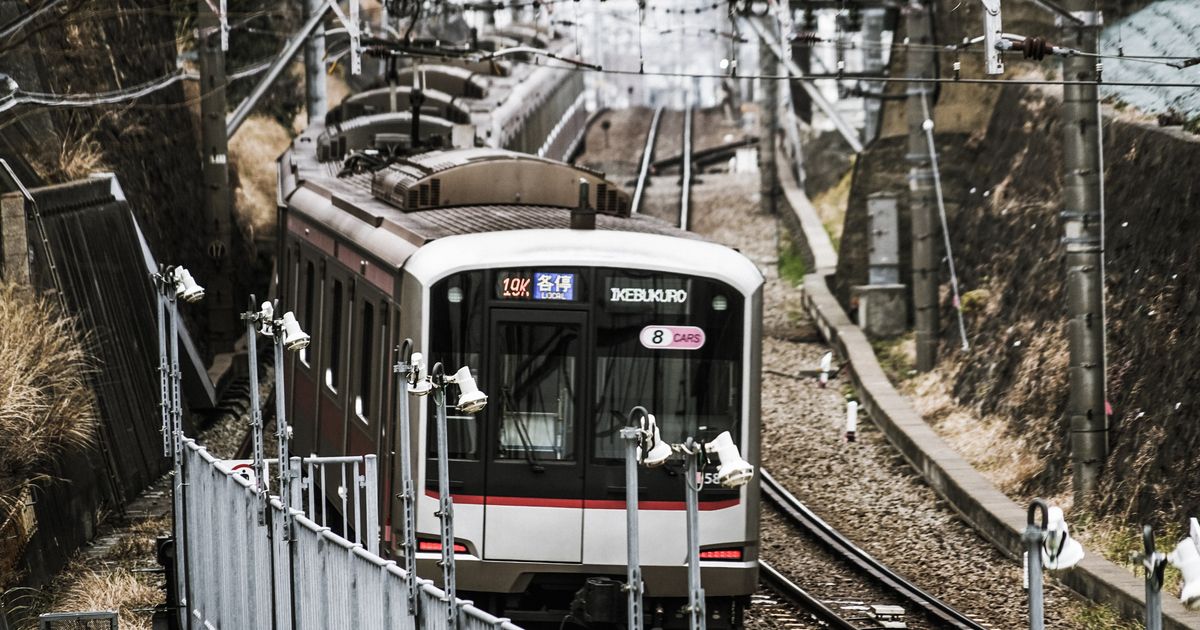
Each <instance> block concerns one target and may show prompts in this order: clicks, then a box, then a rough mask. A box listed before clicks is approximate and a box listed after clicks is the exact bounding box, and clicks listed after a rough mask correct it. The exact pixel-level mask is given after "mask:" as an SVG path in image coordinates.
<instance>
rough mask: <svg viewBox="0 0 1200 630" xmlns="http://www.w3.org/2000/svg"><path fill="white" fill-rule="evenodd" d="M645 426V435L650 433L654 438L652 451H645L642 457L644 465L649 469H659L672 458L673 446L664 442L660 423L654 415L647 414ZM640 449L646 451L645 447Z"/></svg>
mask: <svg viewBox="0 0 1200 630" xmlns="http://www.w3.org/2000/svg"><path fill="white" fill-rule="evenodd" d="M643 426H644V429H643V434H646V433H648V434H649V435H651V436H653V439H652V441H651V446H650V449H649V450H647V451H645V453H644V454H643V455H642V463H643V464H645V465H646V466H647V467H649V468H657V467H658V466H662V465H663V464H665V463H667V460H668V459H670V457H671V453H672V452H673V451H672V450H671V445H670V444H667V443H666V442H664V441H663V439H662V435H661V434H660V433H659V431H658V422H657V421H656V420H655V419H654V414H646V420H645V422H644V425H643ZM638 448H639V449H644V448H645V447H644V446H641V447H638Z"/></svg>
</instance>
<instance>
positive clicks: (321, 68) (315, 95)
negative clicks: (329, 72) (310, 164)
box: [304, 0, 386, 124]
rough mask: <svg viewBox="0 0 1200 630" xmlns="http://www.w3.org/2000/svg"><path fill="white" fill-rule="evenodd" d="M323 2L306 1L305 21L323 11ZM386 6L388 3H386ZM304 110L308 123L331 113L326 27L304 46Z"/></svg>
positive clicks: (318, 31) (316, 30) (317, 29)
mask: <svg viewBox="0 0 1200 630" xmlns="http://www.w3.org/2000/svg"><path fill="white" fill-rule="evenodd" d="M323 4H324V2H322V0H304V19H305V20H308V19H309V18H311V17H312V16H313V14H314V13H316V12H317V11H320V10H321V5H323ZM385 4H386V3H385ZM304 96H305V100H304V108H305V111H307V112H308V122H309V124H312V123H313V122H314V121H318V120H324V119H325V112H327V111H329V103H328V102H327V101H326V99H325V27H324V26H317V28H316V29H315V30H314V31H313V32H312V35H311V36H309V38H308V41H307V42H306V43H305V44H304Z"/></svg>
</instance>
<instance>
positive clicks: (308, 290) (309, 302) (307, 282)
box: [300, 260, 317, 366]
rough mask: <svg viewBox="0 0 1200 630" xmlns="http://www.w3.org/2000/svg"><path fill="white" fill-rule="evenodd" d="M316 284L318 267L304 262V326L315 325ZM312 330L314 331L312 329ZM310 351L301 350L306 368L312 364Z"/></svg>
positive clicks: (301, 312) (307, 261)
mask: <svg viewBox="0 0 1200 630" xmlns="http://www.w3.org/2000/svg"><path fill="white" fill-rule="evenodd" d="M316 284H317V268H316V265H314V264H313V261H311V260H306V261H305V262H304V288H303V289H302V293H303V295H304V297H303V298H301V299H302V300H303V301H302V302H301V303H300V304H301V310H300V324H301V325H302V326H312V324H313V322H312V314H313V300H314V299H315V298H316ZM310 330H312V329H311V328H310ZM308 351H309V350H308V348H307V347H305V348H304V349H302V350H300V361H301V362H302V363H304V365H305V366H308V365H310V364H311V361H310V360H309V356H308Z"/></svg>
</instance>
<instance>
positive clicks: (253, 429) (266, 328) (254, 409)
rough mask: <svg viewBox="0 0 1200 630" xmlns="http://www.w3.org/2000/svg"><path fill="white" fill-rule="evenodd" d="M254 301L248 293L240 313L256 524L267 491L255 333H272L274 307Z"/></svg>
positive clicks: (262, 519) (263, 515)
mask: <svg viewBox="0 0 1200 630" xmlns="http://www.w3.org/2000/svg"><path fill="white" fill-rule="evenodd" d="M254 303H255V299H254V296H253V295H251V296H250V309H249V310H247V311H246V312H244V313H242V319H243V320H244V321H245V322H246V358H247V360H248V362H249V364H250V445H251V458H252V461H253V470H254V483H255V493H256V494H257V495H258V498H259V504H258V524H259V525H266V524H267V506H268V503H269V494H268V491H267V477H268V475H267V463H266V453H265V451H264V446H263V421H262V404H261V402H260V401H259V396H258V335H260V334H261V335H265V336H267V337H271V336H273V335H274V334H275V333H274V330H272V323H271V322H272V315H273V314H274V313H275V308H274V306H273V305H272V304H271V303H270V302H263V303H262V305H261V306H260V307H259V309H258V310H257V311H256V310H254ZM256 327H257V329H256Z"/></svg>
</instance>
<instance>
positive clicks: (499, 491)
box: [484, 308, 587, 562]
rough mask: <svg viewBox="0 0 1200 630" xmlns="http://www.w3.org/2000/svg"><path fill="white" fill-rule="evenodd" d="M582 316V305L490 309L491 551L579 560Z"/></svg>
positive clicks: (493, 555) (494, 556) (487, 537)
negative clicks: (563, 308)
mask: <svg viewBox="0 0 1200 630" xmlns="http://www.w3.org/2000/svg"><path fill="white" fill-rule="evenodd" d="M586 323H587V313H585V312H582V311H559V310H549V309H511V308H494V309H492V312H491V322H490V324H491V325H490V331H491V335H490V338H491V352H490V353H489V356H490V359H489V362H488V365H487V371H486V374H485V376H486V378H487V380H488V389H486V390H485V391H486V392H488V394H489V402H488V407H487V410H486V413H487V422H488V430H487V432H486V434H487V435H488V439H489V441H490V443H491V446H490V447H489V449H488V460H487V462H488V463H487V473H486V480H487V481H486V486H487V491H486V495H487V499H486V504H485V506H484V558H485V559H487V560H519V561H520V560H524V561H541V562H580V561H581V560H582V555H583V550H582V536H583V500H582V499H583V481H584V479H583V471H584V468H583V465H584V464H583V462H584V459H585V458H584V448H583V436H584V434H585V431H583V430H582V429H583V419H584V417H585V416H584V406H583V392H584V384H585V383H587V380H586V378H585V374H584V370H585V364H586V362H585V361H584V360H583V350H584V347H585V343H584V336H585V334H586V333H585V331H586ZM531 508H536V509H531Z"/></svg>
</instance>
